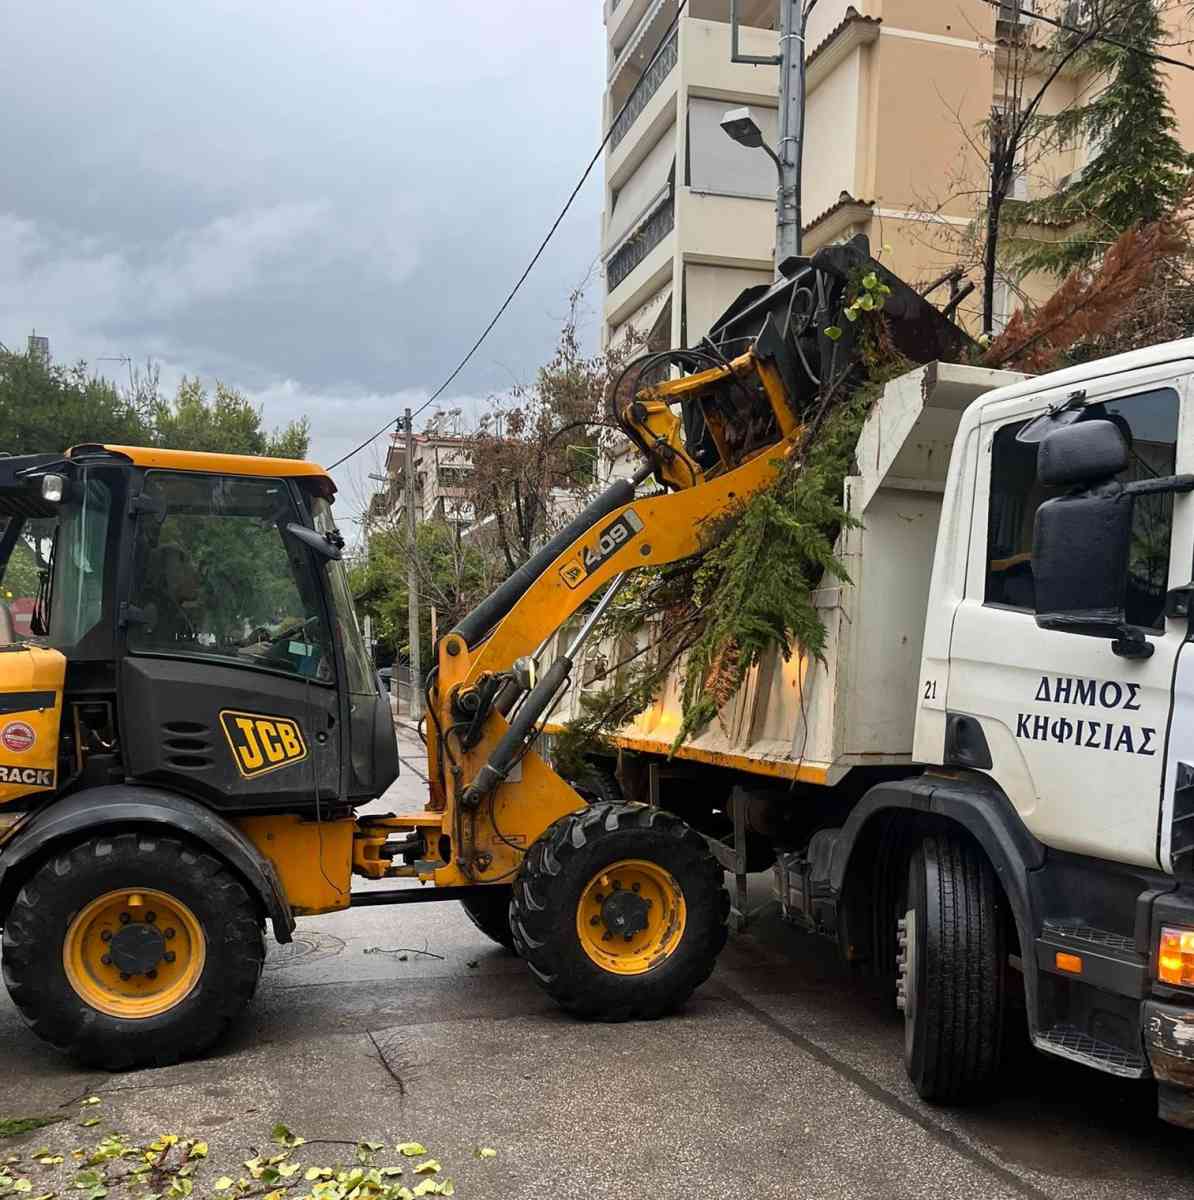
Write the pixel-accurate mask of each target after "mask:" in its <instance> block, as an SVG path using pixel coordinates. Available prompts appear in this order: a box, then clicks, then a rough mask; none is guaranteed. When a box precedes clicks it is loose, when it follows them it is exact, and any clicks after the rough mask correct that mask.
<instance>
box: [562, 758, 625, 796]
mask: <svg viewBox="0 0 1194 1200" xmlns="http://www.w3.org/2000/svg"><path fill="white" fill-rule="evenodd" d="M568 782H569V783H570V784H571V785H572V786H573V787H574V788H575V789H576V791H577V792H578V793H579V794H580V795H581V796H582V797H583V798H584V800H585V801H586V802H587V803H589V804H600V803H605V804H621V803H622V801H623V799H624V797H623V795H622V785H621V784H620V783H619V782H618V777H617V776H616V775H615V774H614V773H613V771H611V770H610V769H609V768H608V767H604V766H601V765H600V764H599V763H596V762H588V763H586V764H585V767H584V769H583V770H582V771H580V772H579V773H578V774H577V775H576V777H575V778H568Z"/></svg>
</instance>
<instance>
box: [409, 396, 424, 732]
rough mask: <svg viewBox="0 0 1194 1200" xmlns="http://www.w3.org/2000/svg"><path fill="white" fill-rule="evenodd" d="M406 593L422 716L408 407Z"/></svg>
mask: <svg viewBox="0 0 1194 1200" xmlns="http://www.w3.org/2000/svg"><path fill="white" fill-rule="evenodd" d="M405 461H406V535H407V553H406V596H407V605H406V608H407V617H408V618H409V621H408V626H409V636H410V717H411V720H412V721H418V720H419V719H420V718H421V717H422V716H423V671H422V668H421V664H420V662H419V568H418V564H417V563H416V562H415V550H416V541H415V537H416V529H417V523H416V520H415V425H414V419H413V418H412V417H411V415H410V409H409V408H408V409H407V410H406V455H405Z"/></svg>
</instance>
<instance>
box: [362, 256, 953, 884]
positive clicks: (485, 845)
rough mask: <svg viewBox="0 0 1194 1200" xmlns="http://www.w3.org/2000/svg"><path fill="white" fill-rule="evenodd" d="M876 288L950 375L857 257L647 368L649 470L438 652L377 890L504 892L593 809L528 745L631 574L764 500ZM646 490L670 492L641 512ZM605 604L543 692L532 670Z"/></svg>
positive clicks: (899, 326) (917, 313)
mask: <svg viewBox="0 0 1194 1200" xmlns="http://www.w3.org/2000/svg"><path fill="white" fill-rule="evenodd" d="M866 272H876V273H877V274H878V275H879V276H880V277H881V278H882V279H883V280H885V281H886V283H887V285H888V293H887V294H888V299H887V308H888V310H889V313H890V322H889V323H890V325H891V330H892V338H893V342H894V343H895V345H896V347H897V348H898V349H900V350H901V351H903V352H904V353H905V354H907V355H908V356H909V357H910V358H914V359H916V360H918V361H927V360H928V359H932V358H936V357H948V356H949V355H950V354H951V353H952V352H954V351H956V344H957V343H958V342H961V341H965V335H964V334H961V333H960V331H958V330H957V329H956V328H955V327H954V326H952V325H950V324H949V322H947V321H945V320H944V319H943V318H941V316H940V314H938V313H937V312H936V311H935V310H933V309H932V308H931V306H930V305H928V304H927V303H926V302H925V301H924V300H923V299H921V298H920V297H919V296H917V295H916V294H915V293H914V292H912V291H911V290H910V289H909V288H908V287H907V286H906V285H904V284H902V283H901V282H900V281H899V280H898V279H897V278H896V277H895V276H893V275H891V274H890V273H889V272H887V271H885V270H884V269H883V268H882V267H881V266H880V265H879V264H878V263H877V262H875V261H874V260H872V259H871V258H870V257H869V252H868V249H867V247H866V244H865V239H856V242H855V243H851V244H848V245H846V246H835V247H831V248H827V249H826V250H823V251H819V252H818V254H817V255H815V256H814V257H813V258H812V259H811V260H801V261H800V262H799V263H798V264H797V266H796V268H795V269H794V272H793V274H792V275H791V276H790V277H789V278H787V279H785V280H781V281H779V282H777V283H776V284H774V285H772V286H771V287H764V288H758V289H753V290H750V291H748V292H746V293H744V294H743V295H742V296H741V297H740V298H739V299H738V301H736V302H735V304H734V305H733V306H732V307H731V308H730V310H729V311H728V312H727V313H726V314H725V315H724V316H723V318H722V319H721V320H720V321H719V323H718V325H717V326H716V327H715V329H714V331H713V332H712V333H711V334H710V335H709V336H708V337H706V338H704V339H702V341H701V343H700V345H699V346H697V347H695V348H694V349H691V350H682V351H667V352H663V353H659V354H648V355H646V356H644V357H643V358H640V359H638V360H636V361H635V362H634V363H632V364H631V366H630V367H629V368H627V371H626V372H624V373H623V377H622V378H621V379H620V380H619V382H618V384H617V386H615V388H614V389H613V394H612V397H611V402H610V403H611V416H612V417H613V418H614V420H616V422H617V423H618V425H619V426H620V427H621V428H622V429H623V430H624V431H625V433H626V435H627V436H628V437H629V438H630V440H631V441H632V442H633V443H634V445H636V446H637V447H638V449H639V450H640V451H641V452H642V456H643V463H642V466H641V468H640V470H639V471H638V472H637V474H635V475H634V476H633V477H632V478H630V479H624V480H620V481H618V482H616V483H614V484H613V485H612V486H611V487H610V488H609V489H608V490H607V491H606V492H605V493H603V494H602V495H601V496H599V497H598V498H597V499H596V500H594V501H593V502H592V503H591V504H590V505H589V506H588V507H587V508H586V509H585V510H584V511H583V512H582V513H580V514H579V515H578V516H577V517H576V518H575V519H574V520H573V521H572V522H571V524H569V525H568V526H567V528H565V529H564V530H562V531H561V532H560V533H559V534H558V535H557V536H556V537H555V538H553V539H552V540H551V541H550V542H549V543H548V544H547V545H546V546H544V547H543V549H542V550H540V551H539V552H538V553H537V554H536V555H534V556H533V557H532V558H531V559H530V560H528V562H527V563H525V564H524V565H523V566H522V567H521V568H520V570H518V571H517V572H516V573H515V574H514V575H512V576H511V577H510V578H509V579H508V580H507V581H506V582H505V583H503V584H502V585H501V586H500V587H498V588H497V589H496V590H495V591H494V592H493V593H492V594H491V595H489V596H488V597H487V598H486V599H485V600H483V601H482V602H481V603H480V604H479V605H477V607H476V608H475V609H473V611H472V612H470V613H469V614H468V615H467V616H466V617H464V618H463V619H462V620H461V621H460V622H459V623H458V624H457V625H456V627H455V628H454V629H452V630H451V631H450V632H449V633H448V634H446V635H445V636H444V637H442V638H441V639H440V641H439V644H438V646H437V648H436V654H437V661H436V664H435V666H434V669H433V670H432V672H431V673H430V675H429V681H428V688H427V707H428V722H427V729H426V740H427V747H428V764H429V775H430V778H429V785H430V798H429V802H428V804H427V807H426V809H425V810H424V811H422V812H420V813H418V814H409V815H406V814H404V815H400V816H395V817H392V818H385V819H384V820H383V821H382V822H380V823H378V824H377V827H376V829H375V833H374V836H373V844H372V846H371V850H370V853H371V854H373V855H376V854H377V853H378V852H379V848H380V844H381V843H382V842H384V840H385V837H386V835H387V832H388V831H391V832H392V831H396V830H399V829H402V830H408V831H411V832H410V833H409V834H408V838H407V842H406V843H405V845H406V846H407V849H405V850H403V851H402V855H401V856H402V858H403V859H404V860H405V862H406V865H405V866H391V867H389V868H388V869H385V870H378V869H377V868H378V867H379V866H380V865H381V864H380V863H375V866H374V869H373V871H372V872H371V873H374V874H387V875H402V874H406V875H417V876H419V877H420V878H422V879H424V880H425V881H430V880H434V882H435V883H436V884H437V885H440V886H470V885H476V884H486V883H509V882H510V881H511V880H512V879H513V877H514V875H515V874H516V872H517V871H518V869H519V866H520V864H521V863H522V861H523V859H524V857H525V856H526V854H527V852H528V849H529V848H530V847H531V845H532V844H533V843H534V842H535V840H536V839H537V838H539V837H540V835H541V834H542V833H543V832H544V831H545V830H546V829H547V828H548V827H549V826H550V825H551V824H552V822H553V821H555V820H557V819H558V818H560V817H561V816H563V815H564V814H566V813H571V812H574V811H576V810H577V809H578V808H580V807H582V806H583V803H584V802H583V800H582V798H581V797H580V796H579V795H578V793H577V792H576V791H574V790H573V788H572V787H571V786H570V785H569V784H568V783H567V782H566V781H565V780H564V779H562V778H560V777H559V776H558V775H557V774H556V773H555V772H554V771H553V770H552V769H551V767H550V766H549V765H548V764H547V763H546V762H545V761H544V760H543V759H542V758H541V757H540V756H539V755H538V754H537V753H536V752H535V750H534V743H535V740H536V738H537V736H538V733H539V731H540V729H541V728H542V725H543V724H544V722H545V720H546V718H547V716H548V715H549V714H550V711H551V709H552V707H553V704H554V702H555V700H556V698H557V697H558V696H559V694H560V692H561V689H563V688H564V687H565V686H566V684H567V682H568V679H569V676H570V674H571V672H572V669H573V666H574V663H575V661H576V658H577V656H578V654H579V653H580V651H581V649H582V647H583V644H584V640H585V638H586V637H587V636H588V635H589V633H590V632H591V631H592V629H593V627H594V626H595V624H596V621H597V619H598V618H599V616H600V615H601V613H602V611H603V610H604V607H605V606H606V605H608V604H609V603H611V602H612V600H613V597H614V594H615V592H616V589H617V587H618V586H620V583H621V581H622V579H623V578H624V576H625V575H626V573H627V572H629V571H632V570H633V569H635V568H636V567H652V566H661V565H664V564H667V563H672V562H676V561H678V560H680V559H683V558H686V557H688V556H690V555H692V554H694V553H696V552H697V551H698V550H699V549H700V547H701V539H702V536H703V534H702V530H703V527H704V525H705V523H706V522H708V521H712V520H716V519H717V518H718V517H721V516H723V515H724V514H726V513H728V512H730V511H732V510H733V509H734V508H735V507H736V506H738V505H741V504H742V503H743V501H745V500H746V499H747V498H748V497H749V496H750V495H751V494H753V493H755V492H757V491H759V490H760V489H762V488H764V487H766V486H767V485H768V484H769V483H770V482H771V481H772V480H773V479H774V478H775V476H776V474H777V472H778V471H779V470H780V469H781V467H782V465H783V462H784V460H785V458H786V457H787V456H788V455H789V454H790V453H791V452H792V449H793V447H794V446H795V445H796V444H797V442H798V440H799V437H800V430H801V427H802V414H804V413H806V412H808V411H811V409H812V408H813V407H814V406H815V404H816V402H817V400H818V397H820V396H821V395H823V394H824V390H825V387H826V384H827V383H829V382H833V383H834V384H835V385H836V384H840V383H843V382H845V377H846V376H848V375H849V374H851V373H852V372H855V371H857V370H858V364H859V360H860V355H859V349H860V348H859V346H858V345H857V342H856V337H857V334H856V331H855V329H854V328H853V326H852V325H851V324H850V323H849V322H847V321H842V320H840V319H839V318H840V313H841V309H842V307H843V306H844V304H845V303H846V298H847V296H848V293H849V290H850V287H851V286H852V283H851V281H852V280H855V279H856V278H861V277H862V275H863V274H865V273H866ZM835 323H836V324H838V325H839V327H840V326H845V327H846V328H845V335H844V336H841V335H839V336H837V337H834V338H832V339H831V338H829V337H828V336H827V335H826V334H825V333H824V330H825V328H826V327H829V326H832V325H833V324H835ZM669 374H670V375H673V376H674V377H671V378H669V377H668V376H669ZM661 376H662V377H661ZM651 379H654V380H655V381H654V382H648V380H651ZM652 476H653V477H654V479H655V481H656V482H657V483H658V484H659V485H660V489H661V490H659V491H657V492H655V493H654V494H652V495H648V496H642V497H640V496H637V495H636V492H637V489H638V486H639V485H640V484H642V483H643V482H645V481H646V480H647V479H648V478H649V477H652ZM603 591H604V594H603V595H602V596H601V597H600V599H599V600H598V601H597V607H596V610H595V611H593V612H592V613H590V616H589V619H588V620H586V621H585V622H584V624H583V626H582V628H581V630H580V632H579V633H578V634H577V635H576V636H575V637H574V638H573V639H572V640H571V641H570V642H569V643H568V645H567V649H566V650H565V651H564V652H563V653H562V654H561V655H560V656H559V657H558V658H557V659H556V660H555V661H554V662H551V663H548V664H545V665H544V669H543V671H542V674H541V676H540V677H539V678H538V679H537V680H536V679H535V678H534V675H535V666H536V664H535V661H534V656H535V655H536V654H537V653H539V652H540V651H541V648H542V647H543V646H544V645H545V644H546V643H547V641H548V639H549V638H550V636H551V635H552V634H553V633H555V632H556V631H557V630H559V629H560V628H561V627H562V626H563V625H564V623H565V622H566V621H568V619H569V618H570V617H572V616H573V615H574V614H576V613H577V612H579V611H580V610H581V609H582V608H583V607H585V606H586V605H588V604H589V603H590V602H591V601H592V600H593V598H594V597H595V596H597V595H598V593H601V592H603ZM391 861H393V860H392V859H391ZM358 866H359V864H358Z"/></svg>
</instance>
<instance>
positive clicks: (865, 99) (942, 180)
mask: <svg viewBox="0 0 1194 1200" xmlns="http://www.w3.org/2000/svg"><path fill="white" fill-rule="evenodd" d="M1037 2H1038V3H1040V4H1041V5H1048V11H1050V12H1052V11H1054V10H1056V11H1057V13H1058V14H1059V15H1061V16H1063V17H1064V16H1065V15H1066V14H1067V13H1069V14H1070V15H1072V16H1078V15H1080V13H1079V12H1078V7H1079V6H1075V5H1073V4H1070V5H1066V4H1065V3H1064V0H1056V2H1055V0H1037ZM1020 7H1021V6H1017V5H1016V4H1014V3H1011V2H1010V0H1009V2H1008V3H1004V4H1000V3H999V0H820V3H819V4H818V5H817V7H816V8H815V9H814V11H813V14H812V18H811V20H810V22H809V28H808V37H807V80H808V82H807V87H808V100H807V109H806V135H805V145H804V164H803V172H802V187H803V212H802V224H803V236H804V249H805V252H806V253H808V252H811V251H813V250H815V249H817V248H818V247H819V246H823V245H826V244H828V243H831V242H834V241H838V240H842V239H845V238H848V237H851V236H853V235H854V234H856V233H864V234H866V235H867V236H868V237H869V238H870V241H871V245H872V248H873V249H875V250H879V249H880V248H881V247H883V246H884V245H885V244H886V245H887V246H889V247H890V249H889V250H885V251H883V253H884V261H885V262H886V263H887V265H888V266H889V267H890V268H891V269H892V270H893V271H895V272H896V273H897V274H898V275H900V276H902V277H903V278H905V279H907V280H909V281H910V282H921V283H928V282H930V281H932V280H934V279H936V278H938V277H939V276H941V275H942V274H944V273H945V272H947V271H948V270H950V268H952V267H953V266H955V265H956V264H957V263H958V262H959V261H963V262H973V260H974V258H975V246H974V235H973V227H972V223H973V221H974V218H975V216H976V214H977V213H978V212H979V211H981V207H982V200H981V196H982V194H983V183H984V180H985V175H986V162H985V161H984V149H985V148H984V145H983V133H982V129H983V125H984V122H985V121H986V120H987V119H988V118H989V116H990V114H991V110H992V107H993V106H996V105H998V104H999V103H1000V99H1001V97H1002V96H1004V95H1005V93H1006V92H1007V90H1008V89H1007V88H1006V86H1005V80H1006V76H1007V73H1008V71H1009V70H1012V69H1018V70H1021V71H1023V72H1024V73H1025V76H1026V78H1025V89H1026V91H1025V94H1027V95H1031V94H1032V93H1033V91H1034V90H1035V89H1034V87H1033V79H1032V78H1031V75H1032V72H1033V70H1039V69H1040V64H1039V63H1037V64H1033V63H1031V62H1030V63H1028V64H1025V60H1024V58H1023V56H1020V57H1019V58H1017V57H1016V55H1015V53H1013V51H1014V49H1015V46H1016V45H1017V44H1018V43H1017V42H1016V41H1015V39H1016V38H1018V37H1020V38H1022V36H1023V35H1022V31H1021V30H1020V29H1019V28H1018V25H1019V24H1020V23H1021V22H1022V21H1023V17H1022V16H1019V15H1018V8H1020ZM1022 7H1023V8H1029V7H1031V4H1030V2H1029V0H1025V2H1024V4H1023V5H1022ZM1165 7H1166V11H1167V13H1168V14H1170V20H1171V24H1172V25H1173V26H1174V28H1175V29H1176V28H1179V27H1181V25H1182V24H1183V23H1184V22H1187V21H1188V19H1189V18H1188V6H1185V5H1182V4H1180V3H1178V2H1177V0H1172V2H1171V3H1167V4H1166V6H1165ZM676 8H677V0H605V26H606V33H607V39H608V54H609V75H608V83H607V88H606V92H605V98H604V110H605V116H606V120H607V122H609V121H612V120H613V119H614V118H615V117H616V116H617V114H618V113H619V112H620V111H621V108H622V105H623V104H624V102H625V100H626V98H627V97H628V96H629V95H630V94H631V92H632V91H633V89H634V86H635V83H636V82H637V80H638V79H639V77H640V76H641V75H642V74H643V72H644V71H645V70H647V67H648V64H649V63H650V61H651V59H652V56H653V54H654V51H655V48H656V46H658V45H659V44H660V42H661V39H662V37H663V35H664V32H665V31H666V30H667V29H668V28H669V26H670V25H671V23H672V21H673V19H674V17H675V13H676ZM738 8H739V20H740V22H741V23H742V26H743V27H742V29H741V38H740V50H741V52H743V53H747V54H754V55H766V54H774V53H776V44H777V35H776V32H775V25H776V23H777V19H778V0H740V2H739V5H738ZM729 10H730V4H729V0H689V3H688V5H687V7H686V8H685V10H684V14H683V15H682V16H681V18H680V20H679V22H678V23H677V26H676V29H675V31H674V33H672V35H671V37H670V38H669V39H668V41H667V43H666V45H665V49H664V51H663V53H662V54H661V55H660V56H659V57H658V59H656V61H655V63H654V65H653V66H651V67H650V69H649V71H647V75H648V77H647V78H646V79H645V80H644V81H643V86H642V87H641V88H639V90H638V92H637V93H636V94H635V96H634V100H633V103H632V104H631V106H630V107H629V108H628V109H627V110H626V112H625V113H624V114H623V115H622V116H621V117H620V118H619V119H618V121H617V127H615V129H614V130H613V135H612V136H611V138H610V144H609V146H608V147H607V152H606V159H605V182H606V204H605V212H604V217H603V230H602V235H603V237H602V257H603V262H604V265H605V275H606V297H605V306H604V331H603V332H604V337H605V340H606V342H607V343H612V342H615V341H616V340H617V339H619V338H620V337H623V336H624V335H625V333H626V331H627V330H634V331H635V332H636V333H637V334H638V335H639V336H642V337H647V338H649V339H650V343H651V344H652V345H658V346H665V345H672V346H684V345H691V344H693V343H695V342H696V341H697V340H698V339H699V338H700V336H701V335H702V334H703V333H704V332H705V331H706V330H707V329H708V328H709V325H710V323H711V321H712V320H714V319H715V318H716V316H717V315H718V314H719V313H720V312H721V311H723V310H724V308H725V307H726V306H727V305H728V304H729V303H730V301H731V300H733V298H734V297H735V296H736V295H737V294H738V292H739V291H741V289H742V288H744V287H746V286H749V285H751V284H755V283H760V282H767V280H768V279H769V278H770V277H771V269H772V248H773V245H774V240H775V239H774V222H775V183H776V176H775V168H774V166H773V164H772V163H771V161H770V159H768V157H767V156H766V155H765V154H764V153H763V152H762V151H760V150H748V149H744V148H742V147H740V146H737V145H736V144H734V143H733V142H731V141H730V140H729V138H728V137H726V135H725V134H724V133H723V132H722V131H721V129H720V128H719V121H720V119H721V116H722V115H723V114H724V112H725V111H726V110H727V109H728V108H732V107H736V106H739V105H743V104H748V105H750V106H751V108H752V109H753V110H754V113H755V117H756V120H757V121H758V123H759V124H760V126H761V127H762V128H763V130H764V132H765V134H766V135H767V136H768V138H769V139H770V142H771V144H772V145H774V144H775V142H776V125H777V108H776V106H777V89H778V74H777V71H776V69H775V68H773V67H766V66H747V65H743V64H740V63H733V62H731V58H730V25H729ZM1071 10H1073V11H1072V12H1071ZM1038 36H1039V38H1040V40H1042V41H1043V40H1044V34H1043V33H1042V34H1040V35H1038ZM1178 53H1181V54H1185V55H1186V56H1187V57H1188V56H1189V50H1188V48H1183V49H1182V50H1180V51H1178ZM1017 64H1019V65H1018V66H1017ZM1167 79H1168V86H1169V89H1170V99H1171V103H1172V104H1173V107H1174V110H1175V112H1176V114H1177V116H1178V120H1179V122H1180V124H1181V129H1180V134H1181V137H1182V140H1183V144H1185V145H1186V146H1188V147H1191V148H1194V72H1191V71H1184V70H1180V69H1176V68H1170V69H1168V75H1167ZM1092 86H1097V81H1094V80H1091V79H1089V78H1083V77H1082V76H1081V75H1080V74H1079V73H1078V72H1075V71H1071V72H1068V73H1065V74H1063V75H1062V76H1061V77H1060V78H1059V79H1058V80H1056V81H1055V82H1054V83H1053V84H1052V85H1051V86H1050V89H1049V92H1048V94H1047V98H1046V105H1045V111H1050V110H1052V111H1057V110H1058V109H1060V108H1061V107H1062V106H1064V105H1066V104H1067V103H1070V102H1072V101H1073V100H1074V99H1076V98H1079V97H1081V96H1083V95H1084V94H1086V93H1087V92H1088V91H1089V89H1090V88H1091V87H1092ZM1090 153H1091V150H1090V148H1089V147H1086V146H1082V145H1074V146H1070V147H1065V148H1063V149H1061V150H1060V151H1058V152H1056V153H1052V154H1050V155H1048V156H1045V157H1041V158H1039V159H1034V161H1032V162H1031V163H1026V164H1025V169H1024V171H1023V173H1022V176H1021V178H1020V179H1018V180H1017V182H1016V185H1015V192H1014V197H1015V198H1019V199H1027V198H1029V197H1030V196H1032V195H1036V194H1038V192H1039V189H1042V188H1053V187H1056V186H1057V185H1058V183H1059V182H1060V181H1061V180H1062V179H1064V177H1065V176H1066V175H1068V174H1070V173H1072V172H1073V171H1076V170H1081V169H1082V166H1083V165H1084V163H1085V162H1086V161H1087V160H1088V158H1089V156H1090ZM968 243H969V244H968ZM970 277H971V278H972V279H975V280H977V278H978V275H977V272H975V271H971V275H970ZM1029 286H1030V289H1031V288H1032V287H1033V286H1034V285H1033V284H1031V283H1030V285H1029ZM1035 286H1037V288H1038V291H1039V290H1041V289H1043V288H1045V287H1047V286H1048V285H1047V284H1045V283H1043V282H1042V283H1040V284H1038V285H1035ZM1014 302H1015V297H1014V295H1013V289H1012V288H1011V287H1010V286H1008V285H1004V286H1002V287H1001V288H1000V303H1001V306H1002V308H1003V310H1004V312H1003V314H1001V315H1006V312H1007V310H1009V309H1010V308H1011V307H1012V305H1013V304H1014ZM961 312H962V315H963V317H964V318H965V319H967V320H969V321H970V322H971V323H972V324H973V323H975V321H976V312H977V301H975V300H972V301H971V302H970V303H969V304H967V305H965V306H964V307H963V308H962V310H961Z"/></svg>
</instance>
